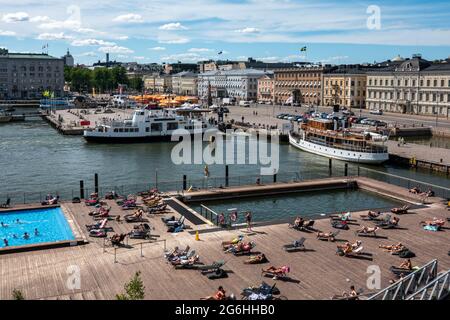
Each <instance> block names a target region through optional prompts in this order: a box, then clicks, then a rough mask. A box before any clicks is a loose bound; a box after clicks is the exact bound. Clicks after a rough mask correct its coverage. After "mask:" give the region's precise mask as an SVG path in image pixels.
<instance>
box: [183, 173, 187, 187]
mask: <svg viewBox="0 0 450 320" xmlns="http://www.w3.org/2000/svg"><path fill="white" fill-rule="evenodd" d="M186 189H187V177H186V175H185V174H184V175H183V190H186Z"/></svg>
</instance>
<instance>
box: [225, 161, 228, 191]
mask: <svg viewBox="0 0 450 320" xmlns="http://www.w3.org/2000/svg"><path fill="white" fill-rule="evenodd" d="M228 177H229V171H228V165H226V166H225V187H228V186H229V180H228Z"/></svg>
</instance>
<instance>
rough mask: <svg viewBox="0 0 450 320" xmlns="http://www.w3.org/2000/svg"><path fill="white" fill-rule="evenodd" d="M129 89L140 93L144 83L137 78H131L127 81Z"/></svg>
mask: <svg viewBox="0 0 450 320" xmlns="http://www.w3.org/2000/svg"><path fill="white" fill-rule="evenodd" d="M129 83H130V84H129V87H130V88H131V89H134V90H136V91H139V92H140V91H142V89H143V88H144V81H143V80H142V78H141V77H138V76H134V77H133V78H131V79H130V80H129Z"/></svg>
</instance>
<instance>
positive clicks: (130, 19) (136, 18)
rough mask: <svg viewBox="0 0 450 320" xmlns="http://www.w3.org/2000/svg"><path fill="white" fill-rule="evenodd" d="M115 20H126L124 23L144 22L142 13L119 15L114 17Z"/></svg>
mask: <svg viewBox="0 0 450 320" xmlns="http://www.w3.org/2000/svg"><path fill="white" fill-rule="evenodd" d="M113 21H115V22H124V23H139V22H143V21H144V20H143V19H142V16H141V15H140V14H135V13H128V14H123V15H120V16H117V17H115V18H114V19H113Z"/></svg>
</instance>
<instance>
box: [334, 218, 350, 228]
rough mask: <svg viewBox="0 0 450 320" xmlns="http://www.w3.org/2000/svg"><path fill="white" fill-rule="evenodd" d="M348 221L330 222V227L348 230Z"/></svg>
mask: <svg viewBox="0 0 450 320" xmlns="http://www.w3.org/2000/svg"><path fill="white" fill-rule="evenodd" d="M347 221H348V220H331V221H330V222H331V226H332V227H333V228H336V229H341V230H348V229H349V228H350V227H349V226H348V224H347Z"/></svg>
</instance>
